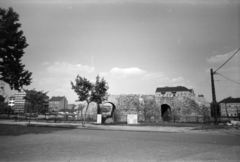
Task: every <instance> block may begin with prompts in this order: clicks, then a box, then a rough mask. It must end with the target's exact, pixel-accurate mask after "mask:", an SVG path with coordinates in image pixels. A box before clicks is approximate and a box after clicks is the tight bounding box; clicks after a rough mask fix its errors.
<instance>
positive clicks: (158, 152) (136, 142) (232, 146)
mask: <svg viewBox="0 0 240 162" xmlns="http://www.w3.org/2000/svg"><path fill="white" fill-rule="evenodd" d="M0 130H1V133H0V161H68V162H70V161H85V162H86V161H94V162H96V161H97V162H98V161H109V162H110V161H152V162H155V161H239V159H240V136H239V135H233V134H226V133H216V132H215V133H200V134H197V133H186V132H185V133H160V132H128V131H106V130H86V129H67V128H45V127H26V126H6V125H0Z"/></svg>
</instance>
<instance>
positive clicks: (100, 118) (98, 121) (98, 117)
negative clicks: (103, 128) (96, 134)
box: [97, 114, 102, 124]
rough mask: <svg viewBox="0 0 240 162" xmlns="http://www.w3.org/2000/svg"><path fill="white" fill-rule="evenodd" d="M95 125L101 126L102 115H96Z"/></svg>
mask: <svg viewBox="0 0 240 162" xmlns="http://www.w3.org/2000/svg"><path fill="white" fill-rule="evenodd" d="M97 124H102V114H97Z"/></svg>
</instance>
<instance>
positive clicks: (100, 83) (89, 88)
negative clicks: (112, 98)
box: [71, 75, 109, 126]
mask: <svg viewBox="0 0 240 162" xmlns="http://www.w3.org/2000/svg"><path fill="white" fill-rule="evenodd" d="M71 86H72V89H73V90H74V91H75V93H76V94H77V95H78V100H77V101H86V102H87V107H86V111H85V115H84V116H85V117H84V120H85V119H86V114H87V110H88V107H89V104H90V103H91V102H96V103H97V104H100V103H102V102H103V101H104V100H107V98H108V93H107V90H108V88H109V87H108V84H107V82H106V81H105V79H104V78H100V77H99V76H97V77H96V82H95V83H91V82H90V81H89V80H87V79H86V78H84V77H81V76H80V75H77V77H76V79H75V84H74V83H73V82H71ZM84 124H85V123H83V126H84Z"/></svg>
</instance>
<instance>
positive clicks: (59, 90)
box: [55, 88, 66, 94]
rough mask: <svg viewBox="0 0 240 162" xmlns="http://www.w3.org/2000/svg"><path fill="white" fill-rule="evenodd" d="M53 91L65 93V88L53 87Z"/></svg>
mask: <svg viewBox="0 0 240 162" xmlns="http://www.w3.org/2000/svg"><path fill="white" fill-rule="evenodd" d="M55 92H57V93H59V94H65V93H66V90H65V89H62V88H57V89H55Z"/></svg>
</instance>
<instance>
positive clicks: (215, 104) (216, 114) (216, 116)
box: [210, 69, 218, 124]
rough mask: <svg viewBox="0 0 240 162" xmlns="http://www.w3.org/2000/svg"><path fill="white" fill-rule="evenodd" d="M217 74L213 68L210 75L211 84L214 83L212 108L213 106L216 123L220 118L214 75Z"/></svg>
mask: <svg viewBox="0 0 240 162" xmlns="http://www.w3.org/2000/svg"><path fill="white" fill-rule="evenodd" d="M214 74H215V72H213V70H212V69H211V70H210V75H211V85H212V106H213V107H212V108H213V116H214V120H215V123H214V124H217V118H218V112H217V101H216V93H215V85H214V77H213V75H214Z"/></svg>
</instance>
